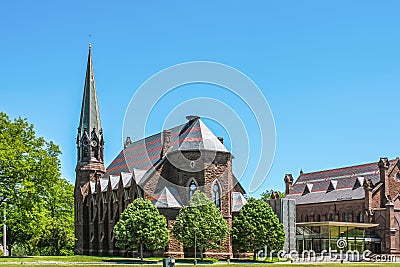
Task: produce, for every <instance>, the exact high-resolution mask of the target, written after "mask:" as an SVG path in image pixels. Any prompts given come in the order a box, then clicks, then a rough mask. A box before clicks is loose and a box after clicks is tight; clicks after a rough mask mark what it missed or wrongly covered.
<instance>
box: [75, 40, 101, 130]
mask: <svg viewBox="0 0 400 267" xmlns="http://www.w3.org/2000/svg"><path fill="white" fill-rule="evenodd" d="M93 128H96V132H97V134H98V132H99V131H100V130H101V122H100V111H99V104H98V102H97V93H96V82H95V79H94V68H93V63H92V44H89V55H88V61H87V68H86V79H85V87H84V91H83V100H82V109H81V119H80V122H79V129H80V131H81V132H82V133H83V131H84V130H85V129H86V130H87V132H88V133H90V132H92V131H93Z"/></svg>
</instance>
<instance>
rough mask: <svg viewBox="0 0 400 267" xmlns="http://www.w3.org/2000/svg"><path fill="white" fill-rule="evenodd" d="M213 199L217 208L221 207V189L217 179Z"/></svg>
mask: <svg viewBox="0 0 400 267" xmlns="http://www.w3.org/2000/svg"><path fill="white" fill-rule="evenodd" d="M213 201H214V203H215V206H217V208H220V207H221V189H220V188H219V184H218V182H217V181H215V182H214V185H213Z"/></svg>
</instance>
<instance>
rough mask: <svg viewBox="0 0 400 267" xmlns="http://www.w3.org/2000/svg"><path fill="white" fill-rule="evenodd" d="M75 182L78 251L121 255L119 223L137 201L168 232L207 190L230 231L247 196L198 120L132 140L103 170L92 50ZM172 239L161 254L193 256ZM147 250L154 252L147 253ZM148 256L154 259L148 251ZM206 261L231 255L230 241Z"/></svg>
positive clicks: (226, 155) (219, 144)
mask: <svg viewBox="0 0 400 267" xmlns="http://www.w3.org/2000/svg"><path fill="white" fill-rule="evenodd" d="M76 146H77V165H76V169H75V171H76V183H75V238H76V242H75V253H76V254H84V255H124V254H125V253H126V251H124V250H123V249H120V248H117V247H116V246H115V242H116V240H115V238H114V234H113V228H114V225H115V224H116V223H117V222H118V220H119V217H120V214H121V213H122V212H123V211H124V209H125V208H126V207H127V205H129V204H130V203H131V202H132V201H133V200H134V199H136V198H138V197H142V198H144V199H149V200H151V201H152V203H153V204H154V205H155V206H156V207H157V208H158V210H159V211H160V213H161V214H163V215H164V216H165V217H166V219H167V224H168V228H169V229H171V228H172V226H173V224H174V222H175V219H176V216H177V215H178V213H179V210H180V208H181V207H182V206H187V205H188V204H189V200H190V197H191V195H192V194H193V192H194V191H195V190H201V191H202V192H204V193H205V194H206V195H207V196H208V197H209V198H210V199H211V200H212V201H213V202H214V203H215V204H216V205H217V207H218V208H219V209H220V210H221V214H222V216H223V217H224V219H225V220H226V222H227V223H228V226H229V228H231V226H232V216H233V215H234V214H235V213H237V212H238V211H239V210H240V208H241V207H242V206H243V205H244V204H245V203H246V200H245V198H244V196H243V195H244V194H245V191H244V189H243V187H242V186H241V185H240V183H239V182H238V181H237V179H236V178H235V176H234V175H233V173H232V159H233V156H232V154H231V153H230V152H229V151H228V150H227V149H226V147H225V146H224V144H223V138H217V137H216V136H215V135H214V134H213V133H212V132H211V130H210V129H209V128H208V127H207V126H206V125H205V124H204V122H203V121H202V120H201V118H199V117H197V116H188V117H187V121H186V122H185V123H183V124H181V125H179V126H176V127H174V128H172V129H167V130H164V131H163V132H161V133H158V134H155V135H152V136H149V137H146V138H144V139H142V140H138V141H135V142H132V141H131V139H130V138H129V137H128V138H127V139H126V142H125V145H124V148H123V149H122V150H121V152H120V153H119V154H118V155H117V156H116V157H115V159H114V160H113V161H112V162H111V163H110V164H109V166H108V167H107V168H105V162H104V149H105V142H104V136H103V130H102V127H101V121H100V112H99V106H98V102H97V95H96V85H95V78H94V69H93V63H92V51H91V46H89V55H88V62H87V70H86V79H85V86H84V94H83V101H82V109H81V116H80V122H79V127H78V134H77V138H76ZM192 252H193V251H192V250H191V249H190V248H184V247H183V246H182V245H181V244H180V243H179V242H178V241H177V240H176V239H175V238H174V236H173V235H172V234H171V241H170V242H169V244H168V246H167V247H166V248H165V250H162V251H158V252H157V253H159V254H164V255H166V256H172V257H184V256H192V255H191V253H192ZM148 253H153V254H154V253H156V252H150V251H148ZM149 255H150V254H149ZM205 256H206V257H216V258H231V257H232V256H233V251H232V240H231V238H230V237H229V236H228V237H227V238H226V239H225V240H224V241H223V242H222V247H221V248H220V249H218V250H210V251H205Z"/></svg>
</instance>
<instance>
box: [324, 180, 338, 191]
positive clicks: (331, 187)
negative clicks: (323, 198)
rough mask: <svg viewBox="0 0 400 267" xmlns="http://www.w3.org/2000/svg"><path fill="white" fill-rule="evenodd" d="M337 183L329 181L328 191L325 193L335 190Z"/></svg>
mask: <svg viewBox="0 0 400 267" xmlns="http://www.w3.org/2000/svg"><path fill="white" fill-rule="evenodd" d="M337 183H338V181H336V180H331V181H330V182H329V186H328V190H327V191H326V192H331V191H333V190H336V188H337Z"/></svg>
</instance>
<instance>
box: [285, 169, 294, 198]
mask: <svg viewBox="0 0 400 267" xmlns="http://www.w3.org/2000/svg"><path fill="white" fill-rule="evenodd" d="M284 181H285V184H286V190H285V193H286V195H288V194H289V193H290V191H291V190H292V187H293V176H292V175H291V174H290V173H289V174H285V179H284Z"/></svg>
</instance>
